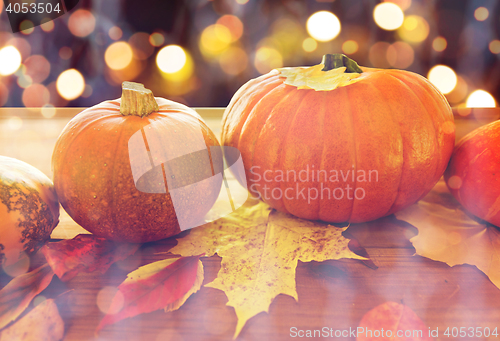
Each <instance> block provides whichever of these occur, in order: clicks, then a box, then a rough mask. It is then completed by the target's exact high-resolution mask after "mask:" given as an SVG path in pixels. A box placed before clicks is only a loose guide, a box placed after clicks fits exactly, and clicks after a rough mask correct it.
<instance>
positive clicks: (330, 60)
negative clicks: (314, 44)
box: [321, 53, 363, 73]
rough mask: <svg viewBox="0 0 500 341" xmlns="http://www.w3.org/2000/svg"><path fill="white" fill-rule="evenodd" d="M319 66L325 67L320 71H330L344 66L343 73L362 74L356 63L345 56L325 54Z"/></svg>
mask: <svg viewBox="0 0 500 341" xmlns="http://www.w3.org/2000/svg"><path fill="white" fill-rule="evenodd" d="M321 64H323V65H324V66H325V67H324V68H323V69H321V71H330V70H333V69H338V68H340V67H344V66H345V67H346V70H345V73H363V70H361V68H360V67H359V65H358V63H356V62H355V61H354V60H352V59H351V58H349V57H347V56H346V55H344V54H340V53H335V54H331V53H329V54H325V55H324V56H323V60H322V61H321Z"/></svg>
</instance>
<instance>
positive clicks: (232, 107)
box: [221, 75, 283, 144]
mask: <svg viewBox="0 0 500 341" xmlns="http://www.w3.org/2000/svg"><path fill="white" fill-rule="evenodd" d="M278 80H280V78H279V77H278V76H277V75H274V76H271V77H268V78H264V79H263V80H261V81H258V82H257V81H255V82H253V84H252V85H251V86H248V88H247V89H244V90H245V91H242V92H241V96H240V97H237V100H236V101H235V102H234V103H232V104H231V103H229V105H228V107H227V108H226V110H225V111H224V115H223V117H222V124H223V126H222V127H223V129H222V132H221V140H222V141H224V140H225V136H226V135H227V134H228V133H229V130H230V129H231V124H228V123H230V122H231V121H232V120H234V117H233V116H234V115H236V113H235V112H237V113H242V112H248V114H247V115H246V117H245V119H243V120H241V121H242V122H241V123H240V124H241V126H239V125H240V124H237V125H236V126H235V127H234V128H233V130H234V132H233V136H232V138H231V143H232V144H233V143H234V142H235V141H238V143H239V136H240V135H241V132H242V129H243V126H244V125H245V122H246V120H247V119H248V117H249V116H250V113H251V112H252V110H253V108H255V106H256V105H257V104H258V103H259V102H260V101H261V100H262V98H263V97H264V96H265V95H266V94H265V93H263V94H262V96H260V99H255V100H252V98H253V97H254V96H252V95H251V94H252V93H253V92H254V90H255V89H258V88H263V87H266V86H268V85H270V84H271V83H273V82H276V81H278ZM250 82H251V81H249V82H247V83H245V85H246V84H248V83H250ZM276 83H277V84H276V87H277V86H279V85H281V84H282V83H283V81H281V82H276ZM245 85H243V86H245ZM238 91H239V90H238ZM234 96H236V95H234ZM233 98H234V97H233ZM247 98H248V99H250V100H249V105H248V106H246V107H244V108H243V110H238V106H239V104H240V103H241V101H243V100H247ZM252 104H253V105H252ZM224 128H226V129H224Z"/></svg>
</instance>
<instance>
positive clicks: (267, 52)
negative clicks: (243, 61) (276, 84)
mask: <svg viewBox="0 0 500 341" xmlns="http://www.w3.org/2000/svg"><path fill="white" fill-rule="evenodd" d="M254 66H255V68H256V69H257V71H259V72H260V73H261V74H264V73H267V72H269V71H271V70H272V69H276V68H280V67H282V66H283V57H282V56H281V54H280V53H279V51H278V50H276V49H274V48H272V47H261V48H259V49H258V50H257V52H255V58H254Z"/></svg>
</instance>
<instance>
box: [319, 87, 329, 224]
mask: <svg viewBox="0 0 500 341" xmlns="http://www.w3.org/2000/svg"><path fill="white" fill-rule="evenodd" d="M321 95H322V96H321V101H322V103H321V105H320V107H321V108H323V116H322V118H321V123H322V124H321V125H322V129H323V131H322V133H321V136H322V137H323V143H322V146H321V153H320V154H319V169H320V170H322V169H323V168H324V161H323V160H324V157H323V156H324V153H325V149H326V148H325V144H326V139H325V135H326V125H325V117H326V109H325V108H326V105H325V102H326V96H327V93H326V92H324V93H323V94H321ZM318 174H319V173H318ZM327 176H328V175H327ZM318 177H319V176H318ZM320 183H321V182H320V181H319V179H318V186H319V187H321V185H320ZM321 194H323V193H321ZM322 202H324V201H323V200H321V198H320V199H319V201H318V211H317V212H316V217H317V218H316V220H318V219H320V212H321V203H322Z"/></svg>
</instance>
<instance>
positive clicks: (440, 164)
mask: <svg viewBox="0 0 500 341" xmlns="http://www.w3.org/2000/svg"><path fill="white" fill-rule="evenodd" d="M417 85H418V86H419V87H420V89H422V90H423V92H424V93H425V94H427V93H428V91H427V89H426V88H425V86H426V85H427V83H422V82H421V83H417ZM414 93H415V92H414ZM417 97H418V98H419V100H420V101H421V99H420V97H419V96H417ZM428 98H430V99H431V101H432V103H433V107H434V110H435V111H436V112H437V113H438V118H441V120H440V121H441V122H439V121H438V119H434V117H433V116H432V114H431V113H430V112H429V110H428V109H427V107H425V109H426V110H425V111H426V112H427V114H428V115H429V116H430V117H431V122H432V123H433V125H434V132H435V134H436V149H437V151H438V152H439V155H440V156H442V155H443V152H444V147H445V144H444V138H443V145H441V143H440V141H441V139H440V138H439V132H440V130H441V127H440V124H441V123H445V122H447V121H448V120H447V119H446V117H445V116H444V114H442V110H441V105H440V103H438V102H437V101H436V99H435V97H434V96H428ZM436 121H438V122H436ZM442 135H443V136H444V132H443V133H442ZM442 160H443V158H442V157H439V158H438V160H436V170H435V171H434V174H435V176H437V175H438V174H443V172H444V171H445V168H446V166H447V164H448V161H449V160H447V161H446V162H443V161H442ZM438 180H439V178H438ZM438 180H436V183H437V181H438ZM434 185H435V183H434V184H432V187H434ZM432 187H431V188H432ZM429 190H430V188H429Z"/></svg>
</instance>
